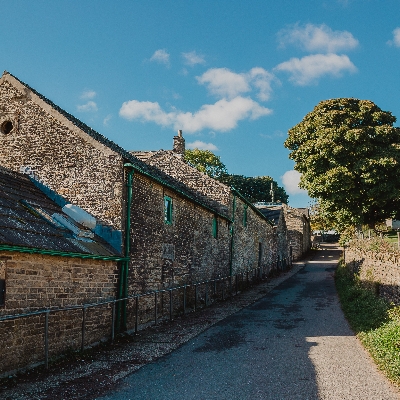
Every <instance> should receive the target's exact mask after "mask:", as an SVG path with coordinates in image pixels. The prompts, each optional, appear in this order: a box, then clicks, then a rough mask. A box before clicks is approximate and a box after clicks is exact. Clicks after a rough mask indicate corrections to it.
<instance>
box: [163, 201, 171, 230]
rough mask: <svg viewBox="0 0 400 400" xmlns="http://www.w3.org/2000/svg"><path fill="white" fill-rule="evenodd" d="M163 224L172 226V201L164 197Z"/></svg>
mask: <svg viewBox="0 0 400 400" xmlns="http://www.w3.org/2000/svg"><path fill="white" fill-rule="evenodd" d="M164 222H165V223H166V224H168V225H172V199H171V197H168V196H164Z"/></svg>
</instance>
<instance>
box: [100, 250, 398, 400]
mask: <svg viewBox="0 0 400 400" xmlns="http://www.w3.org/2000/svg"><path fill="white" fill-rule="evenodd" d="M339 256H340V251H339V250H338V249H336V248H335V247H334V246H333V245H325V246H323V247H322V248H321V250H319V251H318V252H317V255H316V257H314V260H313V261H310V262H308V263H307V265H306V266H305V267H304V268H303V269H301V270H300V271H299V272H298V273H297V274H295V275H293V276H292V277H290V278H289V279H287V280H286V281H284V282H282V283H281V284H280V285H279V286H277V287H276V288H275V289H274V290H272V291H271V292H270V293H268V294H267V295H266V296H265V297H263V298H262V299H260V300H258V301H257V302H255V303H254V304H252V305H251V306H249V307H247V308H244V309H242V310H241V311H239V312H237V313H235V314H233V315H231V316H229V317H228V318H226V319H224V320H223V321H221V322H219V323H217V324H216V325H214V326H212V327H211V328H209V329H208V330H206V331H204V332H203V333H202V334H200V335H199V336H197V337H195V338H194V339H191V340H190V341H189V342H187V343H186V344H184V345H183V346H181V347H180V348H179V349H177V350H176V351H174V352H173V353H171V354H169V355H167V356H164V357H162V358H160V359H159V360H157V361H155V362H153V363H151V364H148V365H146V366H144V367H142V368H141V369H140V370H138V371H137V372H135V373H133V374H132V375H130V376H128V377H126V378H124V379H123V380H122V381H121V382H120V384H119V385H118V386H117V388H115V390H114V391H113V392H112V393H109V394H108V395H107V396H105V397H101V398H98V399H99V400H100V399H101V400H122V399H123V400H129V399H132V400H140V399H143V400H144V399H145V400H152V399H174V400H180V399H182V400H183V399H185V400H188V399H202V400H209V399H229V400H233V399H241V400H243V399H274V400H278V399H290V400H294V399H302V400H305V399H340V400H344V399H345V400H347V399H362V400H365V399H369V400H379V399H382V400H389V399H390V400H391V399H400V395H399V392H398V391H397V390H396V389H395V388H394V387H393V386H391V384H390V383H389V382H388V381H387V380H386V379H385V378H384V377H383V376H382V374H381V373H380V372H379V371H378V370H377V369H376V367H375V365H374V364H373V363H372V361H371V360H370V358H369V356H368V355H367V354H366V352H365V350H364V349H363V348H362V346H361V345H360V343H359V342H358V340H357V339H356V337H355V336H354V333H353V332H352V331H351V329H350V328H349V326H348V324H347V322H346V320H345V318H344V316H343V314H342V311H341V309H340V306H339V303H338V299H337V295H336V291H335V286H334V280H333V274H334V270H335V267H336V264H337V261H338V258H339Z"/></svg>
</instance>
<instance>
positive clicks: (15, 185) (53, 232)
mask: <svg viewBox="0 0 400 400" xmlns="http://www.w3.org/2000/svg"><path fill="white" fill-rule="evenodd" d="M54 214H58V215H62V216H63V217H65V218H67V219H68V216H67V215H66V214H64V213H63V212H62V209H61V207H60V206H58V205H57V204H56V203H54V202H53V201H52V200H50V199H49V198H48V197H47V196H46V195H45V194H44V193H43V192H42V191H41V190H40V189H39V188H37V187H36V186H35V185H34V184H33V182H32V181H31V180H30V179H29V177H28V176H27V175H22V174H19V173H16V172H13V171H11V170H8V169H6V168H3V167H0V250H1V249H2V248H4V247H5V246H6V247H7V246H11V247H15V248H16V249H17V250H18V248H21V249H22V248H28V249H29V248H31V249H40V250H46V251H53V252H62V253H74V254H83V255H91V256H95V258H97V257H98V256H100V257H101V256H103V257H114V256H119V255H118V254H117V253H116V251H115V250H114V249H113V248H112V247H110V246H109V245H108V244H107V243H106V242H105V241H103V240H102V239H101V238H100V237H98V236H96V235H94V237H93V238H91V239H90V238H85V237H77V236H75V235H74V234H73V233H72V231H70V230H69V229H67V228H65V227H64V226H63V225H61V224H60V223H58V222H57V221H56V220H55V219H54V218H53V215H54ZM73 223H74V225H75V226H76V227H77V228H79V229H80V230H81V231H82V233H83V234H87V236H89V235H90V236H93V233H92V232H90V231H88V229H87V228H85V227H83V226H81V225H79V224H78V223H77V222H75V221H73Z"/></svg>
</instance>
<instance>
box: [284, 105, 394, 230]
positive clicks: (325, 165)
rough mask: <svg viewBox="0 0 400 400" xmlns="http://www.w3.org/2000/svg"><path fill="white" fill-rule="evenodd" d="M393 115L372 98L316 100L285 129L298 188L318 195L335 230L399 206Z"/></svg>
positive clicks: (379, 218)
mask: <svg viewBox="0 0 400 400" xmlns="http://www.w3.org/2000/svg"><path fill="white" fill-rule="evenodd" d="M395 121H396V118H395V117H394V116H393V115H392V114H391V113H390V112H388V111H382V110H381V109H380V108H379V107H378V106H376V105H375V104H374V103H373V102H372V101H369V100H358V99H353V98H340V99H332V100H326V101H322V102H320V103H319V104H318V105H317V106H316V107H315V108H314V110H313V111H312V112H310V113H309V114H307V115H306V116H305V117H304V119H303V120H302V121H301V122H300V123H299V124H297V125H296V126H294V127H293V128H292V129H290V130H289V132H288V134H289V136H288V138H287V140H286V141H285V147H287V148H288V149H290V150H291V153H290V158H291V159H292V160H294V161H295V163H296V164H295V169H296V170H297V171H299V172H301V173H302V177H301V181H300V187H302V188H304V189H306V190H307V191H308V194H309V195H310V196H311V197H314V198H317V199H318V201H319V205H320V207H321V208H322V209H323V210H324V211H326V212H329V213H330V215H331V216H332V218H333V219H334V220H335V223H336V227H337V228H339V229H340V230H344V229H346V227H348V226H351V225H353V226H355V225H359V224H363V223H364V224H369V225H370V226H374V225H375V224H376V223H377V222H380V221H382V220H383V219H385V218H388V217H396V215H397V214H398V213H399V211H400V201H399V198H400V129H399V128H396V127H394V126H393V124H394V122H395Z"/></svg>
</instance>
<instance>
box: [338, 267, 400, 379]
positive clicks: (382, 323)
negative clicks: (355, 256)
mask: <svg viewBox="0 0 400 400" xmlns="http://www.w3.org/2000/svg"><path fill="white" fill-rule="evenodd" d="M335 281H336V288H337V291H338V294H339V298H340V302H341V306H342V309H343V312H344V314H345V316H346V318H347V320H348V322H349V324H350V326H351V328H352V329H353V330H354V332H355V333H356V334H357V337H358V338H359V339H360V340H361V342H362V343H363V345H364V346H365V347H366V348H367V350H368V351H369V352H370V354H371V356H372V358H373V359H374V360H375V362H376V364H377V365H378V367H379V368H380V369H381V370H382V371H383V372H384V373H385V374H386V376H387V377H388V378H389V379H390V380H391V381H392V382H393V383H395V384H396V385H397V386H400V306H394V305H393V304H390V303H389V302H387V301H385V300H384V299H382V298H380V297H377V296H376V294H375V293H374V291H372V290H370V289H367V288H365V287H364V286H363V285H362V284H361V282H360V280H359V278H358V276H357V275H355V274H354V273H353V272H352V271H350V270H349V269H348V268H346V267H345V265H344V263H343V261H341V262H340V263H339V266H338V268H337V270H336V274H335ZM370 286H371V285H370Z"/></svg>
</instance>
